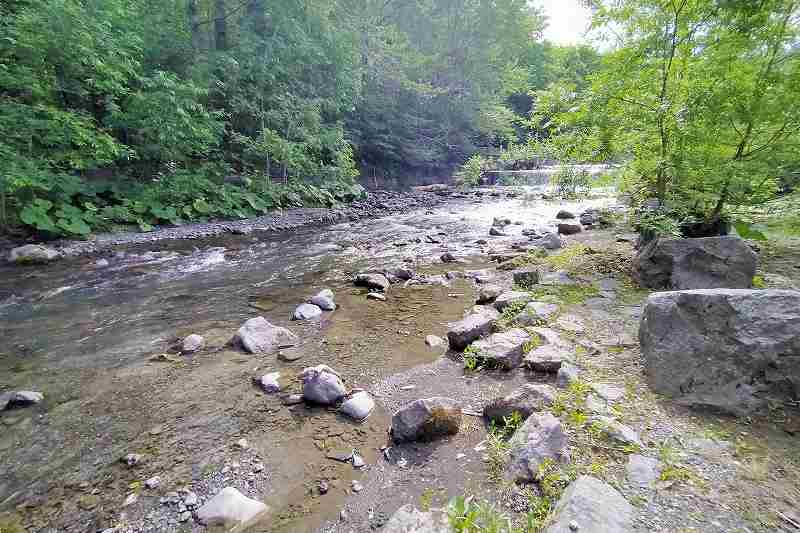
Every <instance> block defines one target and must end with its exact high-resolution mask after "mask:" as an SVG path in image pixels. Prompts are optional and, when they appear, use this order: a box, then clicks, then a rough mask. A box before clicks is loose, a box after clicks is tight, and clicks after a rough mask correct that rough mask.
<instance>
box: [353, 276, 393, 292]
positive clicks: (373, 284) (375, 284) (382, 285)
mask: <svg viewBox="0 0 800 533" xmlns="http://www.w3.org/2000/svg"><path fill="white" fill-rule="evenodd" d="M354 283H355V285H357V286H359V287H366V288H368V289H372V290H376V291H385V290H386V289H388V288H389V286H390V283H389V280H388V279H387V278H386V276H384V275H383V274H378V273H374V272H373V273H364V274H359V275H357V276H356V279H355V281H354Z"/></svg>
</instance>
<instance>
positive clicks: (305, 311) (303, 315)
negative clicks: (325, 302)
mask: <svg viewBox="0 0 800 533" xmlns="http://www.w3.org/2000/svg"><path fill="white" fill-rule="evenodd" d="M320 316H322V309H320V308H319V307H317V306H316V305H314V304H300V305H298V306H297V309H295V310H294V315H292V319H293V320H311V319H313V318H319V317H320Z"/></svg>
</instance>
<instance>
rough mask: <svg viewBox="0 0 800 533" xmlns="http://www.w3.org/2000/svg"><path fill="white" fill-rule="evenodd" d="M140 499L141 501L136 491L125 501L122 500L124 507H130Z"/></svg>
mask: <svg viewBox="0 0 800 533" xmlns="http://www.w3.org/2000/svg"><path fill="white" fill-rule="evenodd" d="M138 501H139V495H138V494H136V493H135V492H132V493H130V494H128V497H127V498H125V501H124V502H122V506H123V507H128V506H130V505H133V504H134V503H136V502H138Z"/></svg>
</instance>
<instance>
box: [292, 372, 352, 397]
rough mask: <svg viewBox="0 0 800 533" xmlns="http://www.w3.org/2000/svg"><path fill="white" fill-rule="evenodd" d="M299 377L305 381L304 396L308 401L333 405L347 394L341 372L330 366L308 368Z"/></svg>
mask: <svg viewBox="0 0 800 533" xmlns="http://www.w3.org/2000/svg"><path fill="white" fill-rule="evenodd" d="M299 377H300V380H301V381H302V382H303V398H304V399H305V400H306V401H309V402H313V403H318V404H321V405H332V404H335V403H336V402H338V401H339V400H341V399H342V398H344V397H345V395H346V394H347V390H346V389H345V387H344V383H342V379H341V378H340V377H339V374H337V373H336V372H335V371H334V370H333V369H332V368H330V367H329V366H325V365H319V366H314V367H309V368H306V369H305V370H303V372H302V373H301V374H300V376H299Z"/></svg>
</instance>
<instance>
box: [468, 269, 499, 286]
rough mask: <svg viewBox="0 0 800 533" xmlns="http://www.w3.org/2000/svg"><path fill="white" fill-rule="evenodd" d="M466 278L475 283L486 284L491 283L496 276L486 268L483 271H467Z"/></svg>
mask: <svg viewBox="0 0 800 533" xmlns="http://www.w3.org/2000/svg"><path fill="white" fill-rule="evenodd" d="M464 277H466V278H467V279H471V280H474V281H475V283H478V284H484V283H489V282H491V281H492V278H494V274H493V273H492V271H491V270H489V269H488V268H484V269H483V270H467V271H465V272H464Z"/></svg>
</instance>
